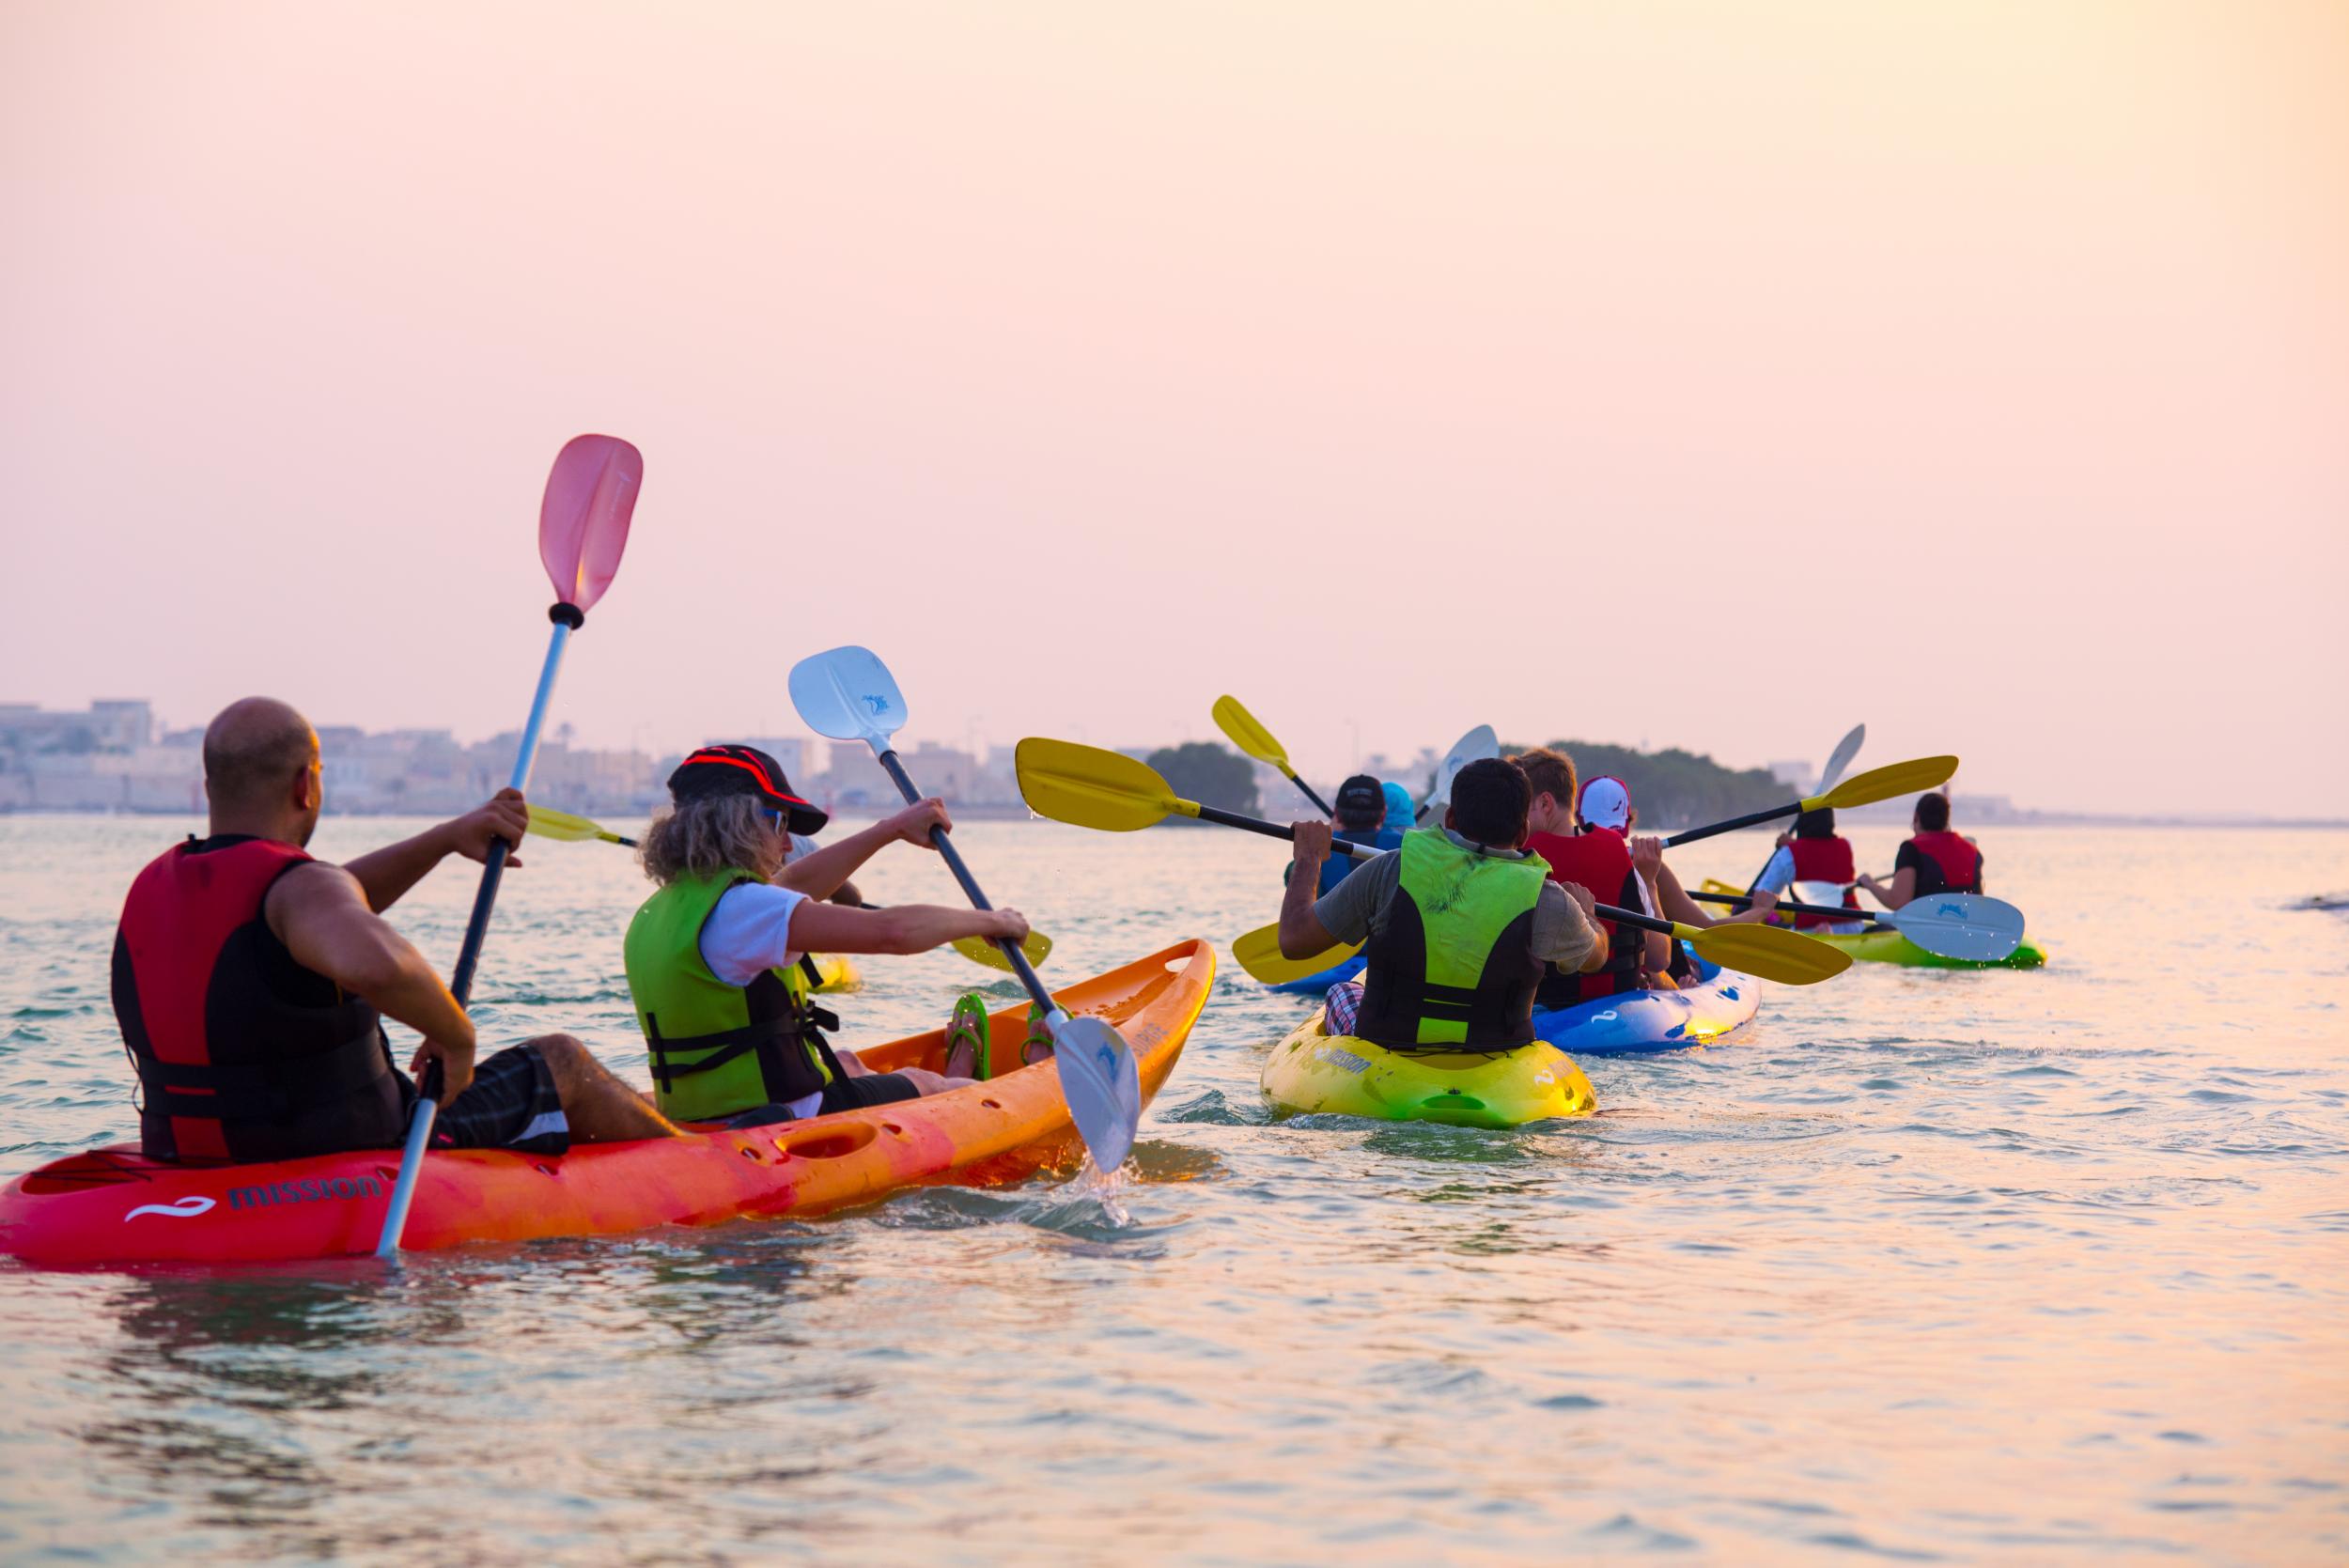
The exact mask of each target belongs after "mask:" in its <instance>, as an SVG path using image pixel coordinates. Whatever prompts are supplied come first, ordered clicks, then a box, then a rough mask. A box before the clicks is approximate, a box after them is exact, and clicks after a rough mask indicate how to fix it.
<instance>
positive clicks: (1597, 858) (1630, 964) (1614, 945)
mask: <svg viewBox="0 0 2349 1568" xmlns="http://www.w3.org/2000/svg"><path fill="white" fill-rule="evenodd" d="M1525 847H1526V848H1527V849H1528V850H1530V851H1532V853H1533V854H1536V855H1539V856H1540V857H1541V858H1542V859H1544V860H1546V861H1548V862H1549V879H1550V880H1551V881H1553V882H1574V883H1577V884H1579V886H1581V887H1582V889H1583V890H1584V891H1585V892H1587V893H1590V895H1591V896H1592V897H1593V898H1595V899H1597V900H1598V901H1599V902H1600V903H1601V904H1627V905H1628V906H1629V907H1631V908H1637V907H1638V904H1639V897H1638V894H1637V893H1632V894H1631V896H1630V897H1629V898H1628V899H1627V900H1626V896H1625V894H1626V892H1627V891H1628V890H1629V887H1630V879H1631V878H1633V877H1637V876H1638V873H1637V872H1635V871H1633V870H1632V868H1631V846H1630V845H1629V844H1628V843H1626V841H1625V839H1624V836H1623V835H1622V834H1621V833H1618V832H1616V831H1613V830H1612V829H1609V828H1596V829H1593V830H1592V831H1589V832H1587V833H1575V834H1573V835H1571V836H1569V835H1567V834H1563V833H1534V834H1532V835H1531V836H1530V837H1528V838H1527V839H1526V841H1525ZM1598 928H1599V929H1600V930H1601V931H1603V932H1605V933H1606V934H1607V967H1606V968H1605V969H1603V970H1599V971H1598V972H1597V973H1595V974H1558V973H1556V972H1555V971H1552V972H1551V973H1549V974H1548V975H1545V976H1544V977H1543V979H1542V994H1541V997H1540V999H1539V1002H1540V1005H1541V1006H1543V1007H1549V1008H1557V1007H1571V1006H1573V1005H1574V1004H1575V1003H1576V1002H1578V1001H1592V1000H1593V999H1595V998H1597V997H1610V996H1613V995H1615V994H1616V993H1617V992H1620V991H1636V990H1638V989H1639V988H1640V959H1641V955H1643V954H1644V953H1645V951H1646V946H1647V944H1646V942H1645V940H1644V939H1642V936H1641V933H1640V932H1638V931H1632V930H1628V929H1626V928H1623V927H1620V926H1618V925H1616V924H1615V923H1614V922H1613V921H1611V920H1601V921H1600V922H1599V923H1598Z"/></svg>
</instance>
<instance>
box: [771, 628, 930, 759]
mask: <svg viewBox="0 0 2349 1568" xmlns="http://www.w3.org/2000/svg"><path fill="white" fill-rule="evenodd" d="M791 706H793V707H796V708H798V709H799V710H800V718H801V720H802V721H803V722H805V723H806V725H807V727H808V728H809V729H812V730H814V731H815V732H816V733H817V735H823V736H830V737H832V739H834V740H862V741H864V742H865V743H866V744H868V745H870V746H871V747H872V748H873V750H874V751H876V752H885V751H887V750H889V737H891V736H893V735H895V734H896V733H897V732H898V731H899V730H901V729H903V728H905V722H906V699H905V693H904V692H902V691H898V690H897V678H896V677H895V676H894V675H891V674H890V673H889V666H888V665H886V664H884V663H882V662H881V661H880V656H879V655H878V654H876V653H875V652H873V650H872V649H870V648H860V647H855V646H849V647H845V648H833V649H832V650H831V651H830V652H828V653H813V654H810V655H808V656H807V657H806V658H805V659H802V660H800V661H799V662H798V663H797V664H794V665H792V666H791Z"/></svg>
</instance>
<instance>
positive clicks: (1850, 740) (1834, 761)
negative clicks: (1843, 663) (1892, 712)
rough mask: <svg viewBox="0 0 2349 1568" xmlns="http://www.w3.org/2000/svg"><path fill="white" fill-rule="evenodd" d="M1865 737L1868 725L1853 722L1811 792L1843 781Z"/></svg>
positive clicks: (1826, 789) (1813, 792) (1827, 788)
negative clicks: (1846, 769)
mask: <svg viewBox="0 0 2349 1568" xmlns="http://www.w3.org/2000/svg"><path fill="white" fill-rule="evenodd" d="M1867 738H1868V726H1867V725H1865V724H1854V725H1853V726H1852V727H1851V734H1849V735H1847V736H1845V737H1843V742H1842V743H1841V744H1840V745H1838V746H1837V747H1836V748H1835V754H1834V755H1833V756H1831V757H1829V758H1828V759H1827V771H1826V772H1824V773H1821V774H1820V775H1819V787H1818V788H1816V789H1814V790H1812V792H1811V793H1812V794H1813V795H1825V794H1826V793H1827V792H1828V790H1830V789H1833V788H1834V787H1835V786H1836V785H1837V784H1841V783H1843V769H1844V768H1849V767H1850V766H1851V759H1852V758H1854V757H1856V756H1858V755H1859V746H1860V743H1861V742H1862V741H1864V740H1866V739H1867ZM1829 902H1830V903H1832V902H1833V900H1831V899H1830V900H1829Z"/></svg>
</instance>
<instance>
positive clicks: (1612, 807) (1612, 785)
mask: <svg viewBox="0 0 2349 1568" xmlns="http://www.w3.org/2000/svg"><path fill="white" fill-rule="evenodd" d="M1575 814H1576V815H1579V816H1580V817H1581V818H1582V820H1583V821H1585V822H1587V823H1589V824H1590V825H1591V826H1592V827H1594V828H1612V829H1614V830H1615V831H1617V832H1619V833H1620V832H1625V831H1629V829H1630V827H1631V791H1630V789H1629V787H1628V786H1626V784H1624V782H1623V781H1622V780H1621V779H1618V778H1616V777H1614V776H1613V775H1612V774H1610V773H1601V774H1600V775H1599V776H1598V777H1597V778H1595V779H1593V780H1591V781H1590V782H1589V783H1587V784H1584V785H1583V786H1582V803H1581V804H1580V805H1579V806H1577V807H1576V808H1575Z"/></svg>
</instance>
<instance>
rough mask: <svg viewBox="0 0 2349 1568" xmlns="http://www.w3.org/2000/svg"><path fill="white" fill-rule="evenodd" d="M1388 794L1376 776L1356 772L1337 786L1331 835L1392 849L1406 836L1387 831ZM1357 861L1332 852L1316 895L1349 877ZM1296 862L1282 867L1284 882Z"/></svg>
mask: <svg viewBox="0 0 2349 1568" xmlns="http://www.w3.org/2000/svg"><path fill="white" fill-rule="evenodd" d="M1386 819H1387V795H1386V791H1385V790H1383V789H1381V788H1380V787H1379V784H1378V781H1377V779H1374V778H1372V777H1371V776H1370V775H1369V774H1367V773H1357V774H1355V775H1354V776H1353V777H1352V778H1349V779H1347V780H1346V782H1345V783H1344V784H1340V785H1338V793H1337V800H1336V803H1335V804H1334V805H1333V806H1332V807H1331V808H1330V837H1332V838H1336V839H1343V840H1345V841H1346V843H1348V844H1366V845H1369V846H1371V847H1373V848H1376V849H1392V848H1394V847H1396V846H1399V845H1401V844H1402V842H1403V835H1402V834H1401V833H1395V834H1393V835H1392V837H1390V836H1389V834H1388V832H1387V831H1386ZM1355 863H1356V862H1354V861H1353V860H1352V859H1351V858H1350V857H1348V856H1346V855H1332V856H1331V857H1330V859H1328V860H1326V861H1324V862H1321V882H1320V886H1319V888H1318V889H1317V890H1316V892H1315V897H1316V898H1317V897H1319V896H1320V895H1321V894H1322V893H1328V892H1329V891H1330V889H1331V888H1334V887H1336V886H1337V885H1338V884H1339V883H1340V882H1343V881H1345V880H1346V873H1348V872H1350V871H1352V870H1353V869H1354V866H1355ZM1294 869H1295V862H1290V864H1289V865H1288V866H1284V867H1283V868H1282V872H1281V877H1282V880H1283V881H1284V882H1285V881H1286V880H1287V879H1288V876H1289V873H1290V871H1292V870H1294Z"/></svg>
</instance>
